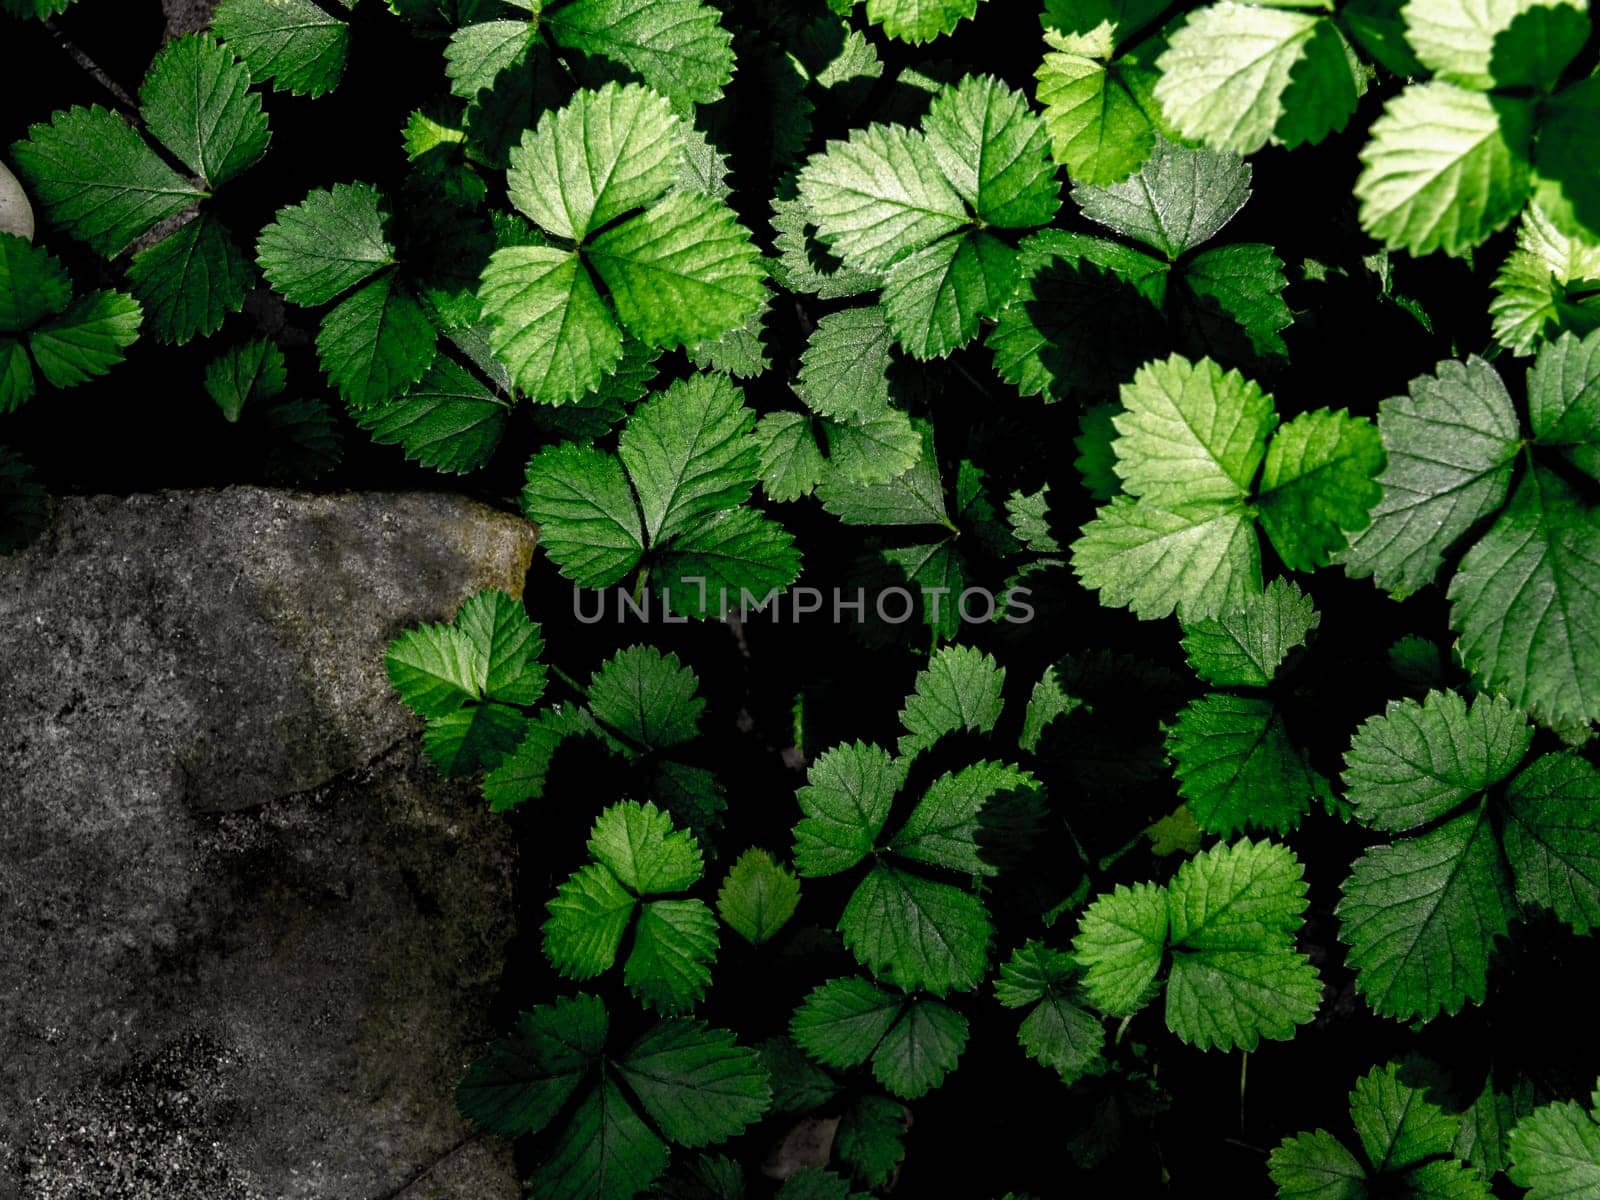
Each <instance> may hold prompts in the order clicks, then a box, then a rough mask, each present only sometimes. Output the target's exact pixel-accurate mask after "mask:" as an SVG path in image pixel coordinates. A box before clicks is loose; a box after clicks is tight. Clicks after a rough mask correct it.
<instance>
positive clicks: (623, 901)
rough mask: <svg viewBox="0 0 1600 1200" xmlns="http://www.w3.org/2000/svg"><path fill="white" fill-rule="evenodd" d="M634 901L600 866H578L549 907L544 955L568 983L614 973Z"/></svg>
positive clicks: (596, 864) (558, 889) (597, 864)
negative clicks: (612, 970) (573, 980)
mask: <svg viewBox="0 0 1600 1200" xmlns="http://www.w3.org/2000/svg"><path fill="white" fill-rule="evenodd" d="M636 903H637V901H635V899H634V897H633V896H632V894H631V893H629V891H628V889H627V888H625V887H623V886H622V884H621V883H620V882H619V881H618V880H617V877H616V876H615V875H613V874H612V873H611V872H610V871H609V870H607V869H606V868H605V867H603V866H601V865H600V864H599V863H590V864H589V865H588V866H586V867H580V868H578V870H576V871H574V872H573V873H572V875H571V877H570V878H568V879H567V881H566V882H565V883H563V884H562V885H561V886H560V887H558V888H557V889H556V894H555V895H554V896H553V897H551V899H550V902H549V904H548V905H546V909H547V911H548V912H549V914H550V916H549V919H548V920H546V921H545V923H544V927H543V932H544V953H545V957H546V958H548V959H549V960H550V962H551V964H552V965H553V966H554V967H555V968H556V970H558V971H560V972H561V974H562V976H563V977H565V978H568V979H591V978H593V977H594V976H596V975H599V974H600V973H601V972H603V971H606V970H608V969H610V967H611V965H612V964H613V963H614V962H616V961H617V951H618V950H619V949H620V948H621V946H622V938H623V935H624V934H625V933H627V931H628V925H629V923H630V922H631V921H632V919H633V912H634V907H635V905H636Z"/></svg>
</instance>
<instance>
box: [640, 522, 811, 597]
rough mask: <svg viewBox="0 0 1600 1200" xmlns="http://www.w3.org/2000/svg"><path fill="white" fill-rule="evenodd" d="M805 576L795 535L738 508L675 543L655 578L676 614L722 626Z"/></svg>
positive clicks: (660, 561)
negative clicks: (733, 614) (733, 615)
mask: <svg viewBox="0 0 1600 1200" xmlns="http://www.w3.org/2000/svg"><path fill="white" fill-rule="evenodd" d="M799 574H800V552H799V551H798V550H796V549H795V547H794V538H793V537H792V536H791V535H790V533H789V531H788V530H786V529H785V528H784V527H783V526H782V525H780V524H778V522H776V521H774V520H772V519H771V518H769V517H767V516H765V515H764V514H762V513H759V512H757V511H756V510H755V509H753V508H736V509H730V510H728V511H725V512H721V513H718V514H717V515H715V516H714V517H710V518H708V519H707V520H705V521H704V522H702V523H701V524H700V525H698V526H697V527H696V528H694V529H692V530H690V531H689V532H687V533H684V534H682V535H680V536H679V537H676V538H674V539H673V540H672V541H671V543H670V544H669V549H668V550H667V551H666V552H665V553H663V554H662V555H661V556H660V558H659V565H658V567H657V568H656V570H655V574H654V577H653V578H654V580H655V583H656V585H657V587H658V588H659V589H660V590H661V591H662V593H663V594H664V595H666V597H667V599H668V600H669V602H670V604H671V607H672V610H673V611H674V612H676V613H678V614H680V615H682V616H686V617H696V618H706V617H713V616H714V617H716V618H717V619H718V620H721V619H723V617H724V616H725V615H726V614H728V613H731V612H736V611H737V610H738V609H739V607H740V606H741V605H743V604H747V603H748V604H757V603H759V602H760V601H761V599H762V597H764V596H766V595H767V594H768V593H770V592H776V591H782V590H783V589H784V588H786V587H788V586H789V585H790V584H791V583H793V582H794V581H795V579H796V578H798V577H799Z"/></svg>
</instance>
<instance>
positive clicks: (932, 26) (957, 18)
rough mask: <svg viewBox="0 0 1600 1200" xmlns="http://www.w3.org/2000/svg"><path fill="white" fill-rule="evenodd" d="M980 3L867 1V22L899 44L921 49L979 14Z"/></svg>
mask: <svg viewBox="0 0 1600 1200" xmlns="http://www.w3.org/2000/svg"><path fill="white" fill-rule="evenodd" d="M978 3H979V0H867V20H869V21H871V22H872V23H873V24H874V25H881V26H883V31H884V33H886V34H888V35H889V36H890V37H892V38H899V39H900V40H901V41H902V42H910V43H912V44H913V45H920V44H921V43H923V42H931V41H932V40H933V39H934V38H936V37H938V36H939V35H940V34H945V33H950V32H951V31H952V30H954V29H955V27H956V25H957V24H958V23H959V22H961V21H964V20H968V19H970V18H971V17H972V16H973V15H974V14H975V13H976V12H977V11H978Z"/></svg>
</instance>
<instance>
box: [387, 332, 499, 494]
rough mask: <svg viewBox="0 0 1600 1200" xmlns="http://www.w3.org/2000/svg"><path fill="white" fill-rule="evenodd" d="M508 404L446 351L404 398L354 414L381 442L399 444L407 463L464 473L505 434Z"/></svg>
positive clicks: (482, 461) (476, 465)
mask: <svg viewBox="0 0 1600 1200" xmlns="http://www.w3.org/2000/svg"><path fill="white" fill-rule="evenodd" d="M509 415H510V406H509V405H507V404H506V402H505V401H504V400H502V399H501V398H500V397H499V396H497V395H495V393H494V392H493V391H491V390H490V389H489V388H488V386H487V385H485V384H484V383H483V382H482V381H481V380H479V379H478V377H477V376H476V375H474V374H473V373H472V372H471V371H469V370H468V369H467V368H466V367H464V366H462V365H461V364H460V363H458V362H456V361H455V360H454V359H452V358H450V357H449V356H448V355H445V354H440V355H439V356H438V357H437V358H435V359H434V360H433V365H432V366H431V367H429V368H428V373H427V374H426V375H424V376H423V377H422V379H421V380H420V381H419V382H418V383H417V384H416V385H415V386H413V387H412V388H411V389H410V390H409V391H408V392H406V393H405V395H403V396H396V397H394V398H393V399H391V400H382V401H379V402H378V403H376V404H373V405H371V406H370V407H367V408H364V409H362V410H361V411H359V412H358V413H357V414H356V422H357V423H358V424H359V425H360V426H361V428H363V429H365V430H366V431H367V432H368V433H370V434H371V435H372V440H373V441H375V442H377V443H379V444H380V445H385V446H394V445H397V446H400V447H401V448H402V449H403V450H404V451H405V456H406V459H407V460H408V461H410V462H417V463H421V464H422V465H423V466H425V467H432V468H433V469H434V470H435V471H443V472H447V473H449V474H465V473H466V472H468V471H475V470H477V469H478V468H479V467H481V466H483V465H484V464H485V463H487V462H488V461H489V458H490V456H491V455H492V454H493V453H494V450H495V447H497V446H498V445H499V444H500V439H501V437H502V435H503V434H504V433H505V428H506V421H507V419H508V417H509Z"/></svg>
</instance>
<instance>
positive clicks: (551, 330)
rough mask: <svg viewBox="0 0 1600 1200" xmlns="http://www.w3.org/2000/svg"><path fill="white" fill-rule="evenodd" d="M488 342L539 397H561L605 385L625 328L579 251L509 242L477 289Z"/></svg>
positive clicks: (521, 385)
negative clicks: (620, 326)
mask: <svg viewBox="0 0 1600 1200" xmlns="http://www.w3.org/2000/svg"><path fill="white" fill-rule="evenodd" d="M478 300H479V302H480V303H481V304H482V305H483V313H484V316H485V317H486V318H487V319H488V322H489V344H490V346H491V347H492V348H493V349H494V353H495V355H496V356H497V357H498V358H499V359H500V360H501V361H502V362H504V363H505V364H506V366H507V367H509V368H510V370H511V375H512V378H513V379H514V380H516V384H517V387H518V388H519V389H520V390H521V391H523V392H526V393H527V394H528V395H529V396H531V397H532V398H533V399H534V400H537V401H540V402H541V403H546V404H562V403H565V402H566V401H569V400H576V399H578V398H579V397H581V396H583V395H584V394H585V393H587V392H590V391H593V390H594V389H595V388H597V387H599V386H600V384H601V381H602V380H604V378H605V377H606V375H607V374H608V373H609V372H611V371H614V370H616V369H617V366H618V364H620V363H621V362H622V354H623V343H622V334H621V332H620V331H619V330H618V329H617V326H616V324H615V322H614V321H613V320H612V317H611V311H610V310H609V309H608V308H607V307H606V303H605V301H604V300H602V299H601V298H600V293H599V292H598V291H597V290H595V286H594V280H593V279H591V278H590V276H589V271H588V269H587V268H586V267H585V266H584V265H583V261H582V260H581V259H580V258H579V256H578V255H577V254H575V253H572V252H571V251H567V250H557V249H555V248H554V247H550V246H508V247H506V248H505V249H502V250H496V251H495V252H494V253H493V254H492V255H490V256H489V262H488V264H487V265H486V266H485V267H484V269H483V277H482V281H481V283H480V286H479V289H478Z"/></svg>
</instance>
